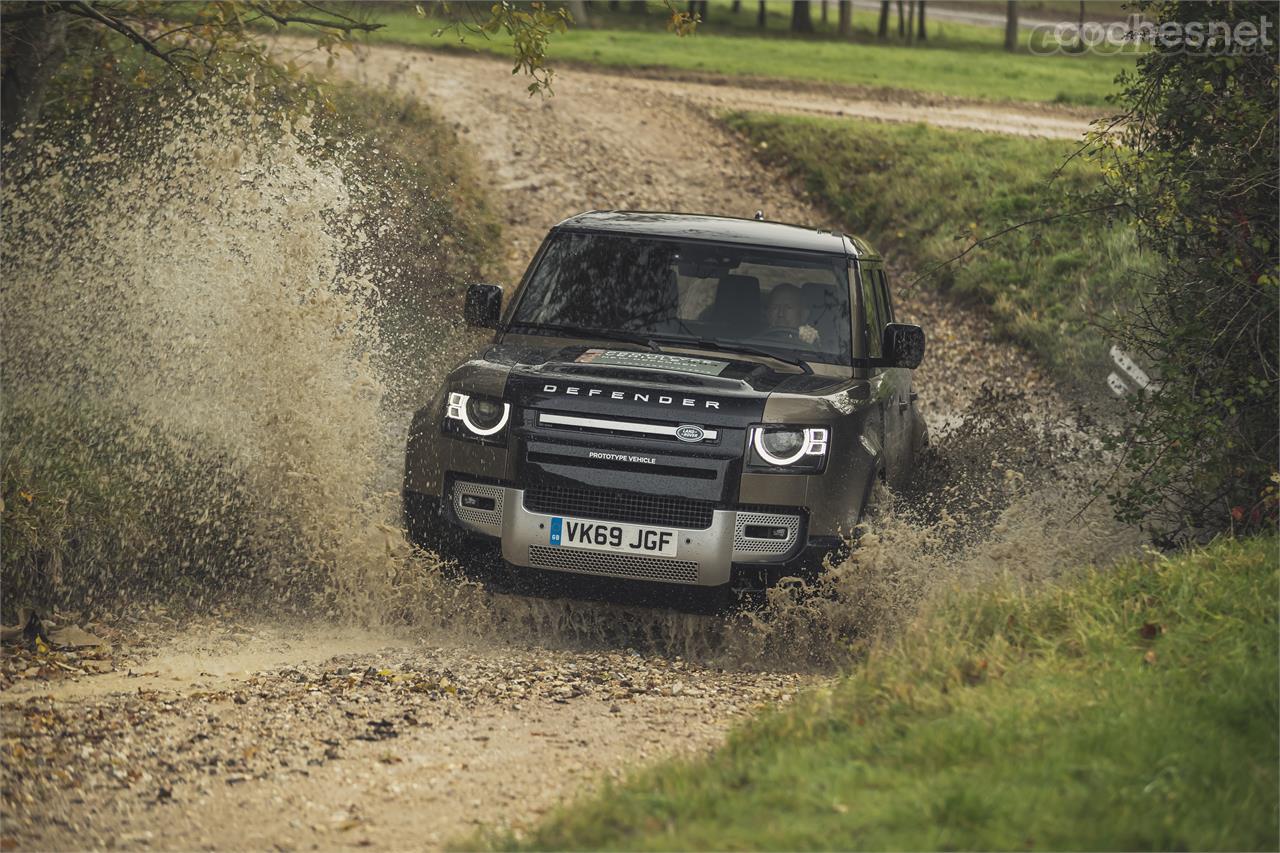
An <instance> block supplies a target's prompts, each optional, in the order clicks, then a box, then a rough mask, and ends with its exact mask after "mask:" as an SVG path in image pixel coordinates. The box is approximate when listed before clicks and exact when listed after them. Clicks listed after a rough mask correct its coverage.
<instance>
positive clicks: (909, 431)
mask: <svg viewBox="0 0 1280 853" xmlns="http://www.w3.org/2000/svg"><path fill="white" fill-rule="evenodd" d="M465 315H466V320H467V322H468V323H469V324H471V325H473V326H480V327H485V328H493V329H495V330H496V331H495V334H494V337H493V340H492V341H491V342H490V343H489V344H488V345H487V346H486V347H485V348H484V349H483V350H482V351H480V352H478V353H477V354H476V355H474V356H473V357H472V358H470V359H468V360H467V361H465V362H463V363H462V364H460V365H458V367H457V368H456V369H455V370H454V371H453V372H452V373H450V374H449V377H448V379H447V380H446V381H445V383H444V386H443V387H442V388H441V389H440V392H439V395H438V396H437V398H436V399H435V400H434V401H432V403H431V404H430V405H428V406H426V407H425V408H422V409H421V410H419V411H418V412H417V413H416V414H415V416H414V418H413V423H412V426H411V428H410V433H409V441H408V451H407V456H406V463H405V479H404V511H405V521H406V526H407V528H408V531H409V534H410V536H411V538H412V539H413V540H414V541H415V542H417V543H419V544H421V545H423V546H425V547H428V548H435V549H437V550H441V551H443V552H445V553H446V554H448V553H450V551H451V547H452V546H456V545H457V544H459V543H460V542H468V543H471V544H480V545H482V546H483V545H485V544H487V545H488V546H489V547H491V548H492V549H494V550H500V552H501V556H502V559H503V560H504V561H505V562H506V564H508V565H509V566H510V567H511V570H512V571H515V572H519V571H521V570H522V567H525V568H526V569H547V570H554V571H559V572H575V573H582V574H590V575H603V576H609V577H615V578H626V579H633V580H645V581H658V582H663V583H668V584H694V585H701V586H720V585H723V584H728V583H735V584H739V583H742V584H744V585H746V584H748V583H750V584H754V583H757V582H765V583H767V582H769V581H771V580H774V579H776V578H777V577H780V576H784V575H787V574H791V573H795V572H797V571H800V570H802V569H804V568H806V567H813V566H816V565H818V564H820V562H821V558H822V556H823V555H824V554H826V553H827V552H829V551H831V550H832V549H833V548H836V547H838V546H840V545H841V544H842V542H843V538H844V537H847V536H848V535H849V534H850V533H851V532H852V530H853V528H854V526H855V525H856V524H857V522H858V521H859V519H860V518H861V516H862V513H863V511H864V509H865V507H866V504H867V500H868V497H869V495H870V493H871V490H872V487H873V486H874V485H875V483H876V480H877V479H878V478H885V479H888V480H890V481H899V480H900V479H902V478H905V477H906V476H908V475H909V473H910V471H911V468H912V465H913V463H914V459H915V457H916V455H917V453H918V452H919V451H920V449H921V448H922V447H923V446H924V444H925V441H926V431H925V426H924V421H923V418H922V417H921V416H920V414H919V413H918V412H917V408H916V394H915V391H914V390H913V389H912V373H911V371H912V369H913V368H915V367H916V366H917V365H919V363H920V360H921V358H922V356H923V354H924V333H923V331H922V330H921V329H920V328H919V327H918V326H911V325H905V324H901V323H895V322H894V316H893V303H892V301H891V300H890V297H889V285H888V280H887V279H886V277H885V271H884V264H883V262H882V260H881V258H880V256H879V255H877V254H876V252H875V251H874V250H872V249H871V248H870V247H869V246H868V245H867V244H866V243H865V242H863V241H862V240H859V239H858V238H856V237H852V236H848V235H843V234H834V233H830V232H827V231H821V230H814V229H811V228H803V227H799V226H794V225H784V224H780V223H776V222H765V221H758V220H744V219H731V218H727V217H719V216H695V215H687V214H676V213H639V212H617V211H605V212H592V213H584V214H581V215H579V216H575V217H573V218H571V219H567V220H565V221H564V222H561V223H560V224H558V225H556V226H555V227H554V228H552V229H551V233H550V234H548V235H547V238H546V240H545V241H544V242H543V244H542V246H541V248H540V249H539V250H538V253H537V255H536V256H535V257H534V259H533V262H532V263H531V264H530V265H529V269H528V271H527V272H526V273H525V276H524V279H523V281H522V282H521V283H520V286H519V287H518V288H517V289H516V291H515V294H514V296H513V297H512V298H511V300H510V301H509V303H508V304H507V305H506V306H505V307H504V306H503V305H502V290H501V288H499V287H497V286H494V285H483V284H477V285H472V286H471V287H470V289H469V290H468V292H467V298H466V308H465Z"/></svg>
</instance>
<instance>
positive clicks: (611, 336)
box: [507, 323, 652, 349]
mask: <svg viewBox="0 0 1280 853" xmlns="http://www.w3.org/2000/svg"><path fill="white" fill-rule="evenodd" d="M513 326H518V327H520V328H522V329H532V330H534V331H535V332H549V333H554V334H558V335H566V336H569V337H574V338H604V339H605V340H609V341H625V342H626V343H629V344H643V345H645V346H648V347H650V348H651V349H652V344H650V343H649V336H648V335H642V334H637V333H635V332H623V331H618V330H610V329H583V328H581V327H579V326H570V325H567V324H564V323H511V324H510V325H509V326H507V330H508V331H510V330H511V328H512V327H513Z"/></svg>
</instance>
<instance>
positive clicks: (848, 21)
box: [837, 0, 853, 36]
mask: <svg viewBox="0 0 1280 853" xmlns="http://www.w3.org/2000/svg"><path fill="white" fill-rule="evenodd" d="M837 11H838V12H839V18H840V35H842V36H847V35H849V30H850V28H851V27H852V26H853V0H840V3H839V6H838V7H837Z"/></svg>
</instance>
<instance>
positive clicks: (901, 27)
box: [898, 0, 907, 41]
mask: <svg viewBox="0 0 1280 853" xmlns="http://www.w3.org/2000/svg"><path fill="white" fill-rule="evenodd" d="M898 38H900V39H903V40H904V41H905V40H906V38H907V15H906V9H905V8H904V5H903V2H902V0H898Z"/></svg>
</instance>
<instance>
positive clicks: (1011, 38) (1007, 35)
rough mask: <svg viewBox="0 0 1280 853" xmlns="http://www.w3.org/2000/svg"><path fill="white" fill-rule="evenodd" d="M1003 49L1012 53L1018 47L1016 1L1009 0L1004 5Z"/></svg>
mask: <svg viewBox="0 0 1280 853" xmlns="http://www.w3.org/2000/svg"><path fill="white" fill-rule="evenodd" d="M1004 49H1005V50H1007V51H1009V52H1010V53H1012V52H1013V51H1015V50H1017V49H1018V2H1017V0H1009V2H1008V3H1006V4H1005V7H1004Z"/></svg>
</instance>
